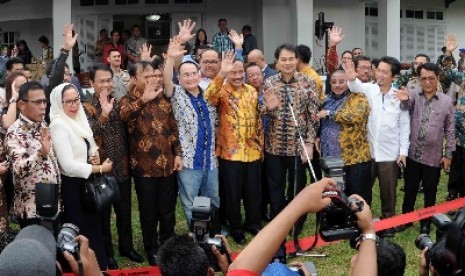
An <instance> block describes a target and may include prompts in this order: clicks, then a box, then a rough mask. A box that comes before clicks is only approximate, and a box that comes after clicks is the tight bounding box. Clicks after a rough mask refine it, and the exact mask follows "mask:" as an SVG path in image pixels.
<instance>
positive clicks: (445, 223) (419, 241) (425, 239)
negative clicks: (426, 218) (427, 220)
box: [415, 214, 452, 250]
mask: <svg viewBox="0 0 465 276" xmlns="http://www.w3.org/2000/svg"><path fill="white" fill-rule="evenodd" d="M431 221H432V222H433V224H434V226H436V241H439V240H440V239H441V238H442V237H443V236H444V235H445V233H446V232H447V230H448V229H449V226H450V225H451V223H452V221H451V220H450V218H449V217H448V216H446V215H444V214H436V215H434V216H433V217H432V219H431ZM433 245H434V242H433V241H432V240H431V238H430V236H429V235H428V234H420V235H418V237H417V238H416V239H415V246H416V247H417V248H418V249H420V250H423V249H425V248H428V249H430V248H431V247H432V246H433Z"/></svg>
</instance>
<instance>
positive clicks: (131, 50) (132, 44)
mask: <svg viewBox="0 0 465 276" xmlns="http://www.w3.org/2000/svg"><path fill="white" fill-rule="evenodd" d="M144 43H147V40H146V39H145V38H143V37H138V38H135V37H133V36H131V38H129V39H128V41H127V42H126V55H133V56H136V57H138V56H140V51H139V49H140V48H142V45H144ZM132 64H133V63H132V62H131V61H130V60H128V68H130V65H132Z"/></svg>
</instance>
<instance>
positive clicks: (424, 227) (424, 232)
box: [420, 224, 431, 235]
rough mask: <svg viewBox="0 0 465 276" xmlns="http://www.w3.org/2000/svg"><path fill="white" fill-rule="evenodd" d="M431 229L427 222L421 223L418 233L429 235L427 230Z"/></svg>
mask: <svg viewBox="0 0 465 276" xmlns="http://www.w3.org/2000/svg"><path fill="white" fill-rule="evenodd" d="M430 231H431V228H430V225H429V224H426V225H422V226H421V228H420V234H427V235H429V232H430Z"/></svg>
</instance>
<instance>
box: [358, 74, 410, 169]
mask: <svg viewBox="0 0 465 276" xmlns="http://www.w3.org/2000/svg"><path fill="white" fill-rule="evenodd" d="M349 89H350V91H352V92H354V93H364V94H365V96H366V97H367V98H368V101H369V103H370V107H371V112H370V117H369V118H368V127H367V128H368V142H369V143H370V150H371V157H372V158H373V159H374V160H375V161H376V162H385V161H396V160H397V159H398V158H399V155H404V156H407V155H408V148H409V144H410V142H409V136H410V116H409V113H408V111H407V110H404V111H403V110H401V109H400V101H399V100H398V99H394V98H393V96H392V95H393V89H392V88H391V89H390V90H389V91H388V92H387V93H386V94H383V93H382V92H381V90H380V89H379V85H378V84H373V83H362V82H361V81H360V80H359V79H356V80H355V81H349Z"/></svg>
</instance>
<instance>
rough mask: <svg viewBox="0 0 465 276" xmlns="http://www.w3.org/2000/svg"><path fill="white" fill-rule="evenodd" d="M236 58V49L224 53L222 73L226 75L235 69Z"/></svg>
mask: <svg viewBox="0 0 465 276" xmlns="http://www.w3.org/2000/svg"><path fill="white" fill-rule="evenodd" d="M235 58H236V56H235V54H234V50H229V51H227V52H225V53H223V60H222V61H221V69H220V73H219V74H220V75H221V76H223V77H226V75H227V74H228V73H229V72H231V71H232V70H233V69H234V59H235Z"/></svg>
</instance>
